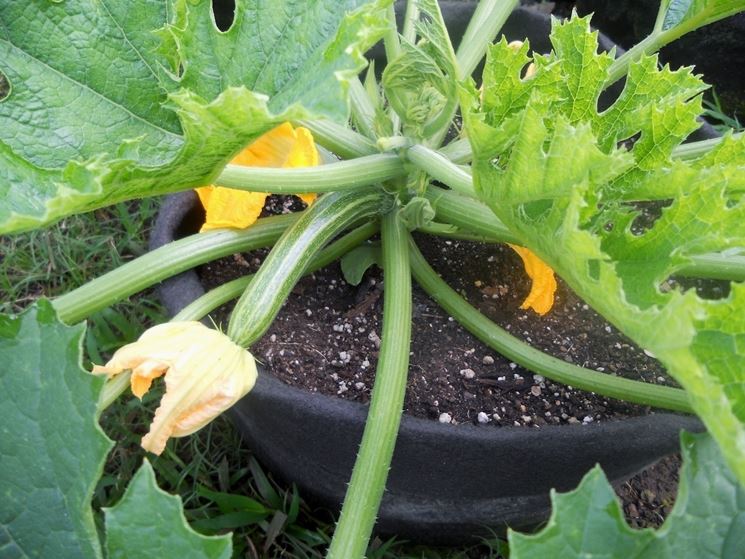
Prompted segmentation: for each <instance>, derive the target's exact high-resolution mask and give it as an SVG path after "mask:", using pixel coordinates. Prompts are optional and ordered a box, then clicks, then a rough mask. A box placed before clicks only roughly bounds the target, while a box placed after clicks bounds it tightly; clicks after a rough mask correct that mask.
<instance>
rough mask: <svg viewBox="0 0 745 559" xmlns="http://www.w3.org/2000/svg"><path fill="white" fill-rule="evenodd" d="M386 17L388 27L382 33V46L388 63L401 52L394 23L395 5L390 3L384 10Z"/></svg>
mask: <svg viewBox="0 0 745 559" xmlns="http://www.w3.org/2000/svg"><path fill="white" fill-rule="evenodd" d="M386 15H387V19H388V29H386V31H385V35H383V47H384V48H385V58H386V60H387V61H388V62H389V63H390V62H391V61H393V60H395V59H396V58H398V57H399V55H400V54H401V41H399V39H398V27H397V25H396V6H395V5H394V4H393V3H391V5H390V6H388V11H387V12H386Z"/></svg>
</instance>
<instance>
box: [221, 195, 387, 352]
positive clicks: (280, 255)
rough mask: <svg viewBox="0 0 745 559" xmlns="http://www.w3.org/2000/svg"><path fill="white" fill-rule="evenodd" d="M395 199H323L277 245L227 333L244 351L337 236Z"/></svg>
mask: <svg viewBox="0 0 745 559" xmlns="http://www.w3.org/2000/svg"><path fill="white" fill-rule="evenodd" d="M391 202H392V201H391V198H390V197H389V196H387V195H386V194H385V193H384V192H383V190H382V189H380V188H369V189H367V190H364V191H359V192H357V191H354V192H350V191H342V192H332V193H331V194H326V195H324V196H321V197H320V199H319V200H317V201H316V202H315V203H314V204H313V205H312V206H311V207H310V208H308V209H307V210H306V211H305V212H303V215H302V217H301V218H300V219H298V220H297V221H296V222H295V224H294V225H293V226H292V227H290V228H288V229H287V230H286V231H285V232H284V233H283V234H282V237H280V239H279V240H278V241H277V242H276V243H275V245H274V247H273V248H272V250H271V252H270V253H269V255H268V256H267V257H266V259H265V260H264V262H263V264H262V265H261V268H260V269H259V271H258V272H257V273H256V277H255V278H254V280H253V281H252V282H251V283H250V284H249V286H248V288H247V289H246V291H245V292H244V293H243V295H241V298H240V300H239V301H238V303H237V304H236V305H235V308H234V309H233V312H232V314H231V316H230V322H229V324H228V329H227V334H228V337H230V338H231V339H232V340H233V341H235V342H236V343H237V344H239V345H242V346H244V347H249V346H250V345H251V344H253V343H254V342H256V341H257V340H258V339H259V338H261V336H262V335H263V334H264V332H266V330H267V329H268V328H269V326H271V323H272V321H273V320H274V318H275V317H276V316H277V313H278V312H279V310H280V309H281V308H282V305H283V304H284V302H285V299H286V298H287V296H288V295H289V294H290V291H291V290H292V288H293V287H295V284H296V283H297V281H298V280H299V279H300V278H301V277H302V275H303V273H304V272H305V269H306V268H307V267H308V265H309V264H310V262H311V260H312V259H313V257H314V256H315V255H316V254H317V253H318V252H319V251H320V250H321V249H322V248H323V247H324V246H325V245H326V243H328V242H329V241H330V240H331V239H333V238H334V237H335V236H336V235H338V234H339V233H341V232H342V231H344V230H346V229H347V228H348V227H350V226H351V225H353V224H355V223H359V222H361V221H368V220H369V219H368V218H370V217H372V216H374V215H380V214H382V213H385V212H386V211H388V209H389V208H390V205H391Z"/></svg>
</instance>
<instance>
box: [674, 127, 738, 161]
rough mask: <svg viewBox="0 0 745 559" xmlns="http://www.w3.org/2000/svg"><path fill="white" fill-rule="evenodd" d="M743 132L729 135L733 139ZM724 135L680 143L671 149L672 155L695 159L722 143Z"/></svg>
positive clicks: (679, 157) (678, 157)
mask: <svg viewBox="0 0 745 559" xmlns="http://www.w3.org/2000/svg"><path fill="white" fill-rule="evenodd" d="M742 135H743V132H737V133H735V134H732V135H731V138H732V139H733V140H737V139H739V138H742ZM725 137H726V136H723V137H721V138H710V139H708V140H700V141H698V142H688V143H687V144H681V145H679V146H677V147H676V148H675V149H673V157H675V158H677V159H696V158H697V157H701V156H702V155H705V154H706V153H708V152H710V151H711V150H712V149H714V148H715V147H717V146H718V145H719V144H721V143H722V141H723V140H724V138H725Z"/></svg>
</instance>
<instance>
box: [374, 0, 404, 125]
mask: <svg viewBox="0 0 745 559" xmlns="http://www.w3.org/2000/svg"><path fill="white" fill-rule="evenodd" d="M411 4H413V1H412V0H409V3H408V5H407V6H406V13H407V15H408V12H409V6H410V5H411ZM405 26H406V20H404V27H405ZM383 45H384V47H385V59H386V62H387V63H388V64H390V63H391V62H392V61H393V60H395V59H396V58H398V57H399V56H400V55H401V41H400V40H399V38H398V25H397V24H396V7H395V5H394V4H393V3H391V5H390V6H388V30H387V31H386V33H385V35H384V36H383ZM368 71H369V70H368ZM388 118H390V120H391V128H392V129H393V134H394V135H395V134H398V132H399V130H401V117H400V116H398V113H397V112H396V111H394V110H393V109H392V108H391V109H389V110H388Z"/></svg>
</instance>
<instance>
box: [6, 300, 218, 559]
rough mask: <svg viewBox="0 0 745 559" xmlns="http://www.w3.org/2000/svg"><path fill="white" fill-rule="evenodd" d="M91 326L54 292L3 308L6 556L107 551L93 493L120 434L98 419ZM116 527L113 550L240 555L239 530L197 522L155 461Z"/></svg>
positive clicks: (134, 487)
mask: <svg viewBox="0 0 745 559" xmlns="http://www.w3.org/2000/svg"><path fill="white" fill-rule="evenodd" d="M84 332H85V326H84V325H83V324H78V325H76V326H66V325H64V324H62V323H61V322H60V321H59V320H58V319H57V316H56V313H55V311H54V309H53V308H52V305H51V304H50V303H49V302H48V301H45V300H42V301H39V302H38V303H37V304H36V305H34V306H33V307H31V308H30V309H29V310H27V311H26V312H25V313H24V314H23V315H21V316H18V317H16V316H8V315H0V363H2V367H0V435H2V436H0V495H1V496H2V498H0V557H3V558H5V557H7V558H9V559H18V558H26V557H43V558H46V557H50V558H51V557H53V558H55V559H68V558H69V559H88V558H99V557H102V556H103V554H102V550H101V545H100V543H99V536H98V534H97V532H96V526H95V524H94V519H93V510H92V508H91V497H92V495H93V490H94V488H95V485H96V483H97V481H98V478H99V476H100V475H101V472H102V470H103V464H104V460H105V459H106V454H107V453H108V451H109V449H110V448H111V441H110V440H109V439H108V438H107V437H106V436H105V435H104V433H103V432H102V431H101V428H100V427H99V426H98V423H97V419H98V411H97V401H98V395H99V392H100V390H101V386H102V384H103V379H101V378H100V377H96V376H93V375H91V374H90V373H87V372H86V371H84V370H83V369H82V367H81V365H80V362H81V355H82V342H83V338H84ZM106 529H107V542H106V548H107V551H108V556H109V557H163V558H166V557H173V558H178V559H180V558H182V557H192V556H194V555H193V552H192V551H190V550H197V549H198V550H200V551H199V553H198V555H197V556H199V557H230V552H231V541H230V535H227V536H221V537H205V536H201V535H199V534H197V533H196V532H194V531H192V530H191V529H190V528H189V526H188V524H186V521H185V519H184V515H183V512H182V510H181V504H180V500H179V499H178V498H177V497H170V496H167V495H166V494H164V493H163V492H162V491H161V490H160V489H158V487H157V485H156V484H155V478H154V475H153V471H152V468H150V465H149V464H147V463H146V464H145V465H144V466H143V467H142V468H140V470H139V472H138V473H137V474H136V475H135V478H134V479H133V480H132V482H131V484H130V486H129V488H128V489H127V492H126V494H125V496H124V497H123V499H122V501H120V502H119V504H117V505H116V506H115V507H113V508H111V509H108V511H107V518H106ZM187 546H188V547H187Z"/></svg>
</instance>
